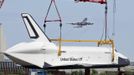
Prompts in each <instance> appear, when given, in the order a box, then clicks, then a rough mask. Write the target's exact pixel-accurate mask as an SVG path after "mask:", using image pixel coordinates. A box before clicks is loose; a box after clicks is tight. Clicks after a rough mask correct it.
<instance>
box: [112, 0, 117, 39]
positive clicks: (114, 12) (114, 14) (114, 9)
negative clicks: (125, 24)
mask: <svg viewBox="0 0 134 75" xmlns="http://www.w3.org/2000/svg"><path fill="white" fill-rule="evenodd" d="M115 19H116V0H114V2H113V33H112V36H113V38H114V36H115Z"/></svg>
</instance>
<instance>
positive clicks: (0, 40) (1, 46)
mask: <svg viewBox="0 0 134 75" xmlns="http://www.w3.org/2000/svg"><path fill="white" fill-rule="evenodd" d="M4 50H6V42H5V38H4V33H3V28H2V24H0V52H2V51H4ZM0 61H4V55H3V54H2V53H0Z"/></svg>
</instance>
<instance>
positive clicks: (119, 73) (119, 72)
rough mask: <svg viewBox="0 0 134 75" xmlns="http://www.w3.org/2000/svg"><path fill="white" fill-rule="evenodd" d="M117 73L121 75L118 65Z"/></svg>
mask: <svg viewBox="0 0 134 75" xmlns="http://www.w3.org/2000/svg"><path fill="white" fill-rule="evenodd" d="M118 75H122V74H121V71H120V67H118Z"/></svg>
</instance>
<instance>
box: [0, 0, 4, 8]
mask: <svg viewBox="0 0 134 75" xmlns="http://www.w3.org/2000/svg"><path fill="white" fill-rule="evenodd" d="M3 3H4V0H0V8H1V7H2V5H3Z"/></svg>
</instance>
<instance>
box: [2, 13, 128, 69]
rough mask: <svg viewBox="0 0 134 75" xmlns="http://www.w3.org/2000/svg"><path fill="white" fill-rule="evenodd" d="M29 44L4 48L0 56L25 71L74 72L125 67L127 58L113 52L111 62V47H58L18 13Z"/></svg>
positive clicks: (37, 26) (25, 16) (23, 14)
mask: <svg viewBox="0 0 134 75" xmlns="http://www.w3.org/2000/svg"><path fill="white" fill-rule="evenodd" d="M21 16H22V19H23V21H24V23H25V26H26V29H27V31H28V34H29V37H30V39H32V41H31V42H21V43H19V44H16V45H15V46H13V47H11V48H9V49H7V50H6V51H5V52H4V54H5V55H6V56H7V57H8V58H10V59H11V60H13V61H14V62H16V63H18V64H20V65H22V66H24V67H29V68H44V69H71V68H73V69H76V68H112V67H113V68H117V67H124V66H127V65H129V63H130V61H129V59H128V58H127V57H126V56H124V55H123V54H121V53H119V52H117V51H116V50H115V49H114V50H115V52H114V54H115V56H114V61H111V60H112V48H111V47H91V46H90V47H89V46H62V49H61V52H62V55H61V56H58V55H57V53H58V51H57V50H58V46H57V45H55V44H54V43H53V42H51V41H50V39H49V38H48V37H47V35H46V34H45V33H44V32H43V31H42V29H41V28H40V27H39V25H38V24H37V23H36V22H35V20H34V19H33V18H32V16H31V15H30V14H28V13H22V14H21Z"/></svg>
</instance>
